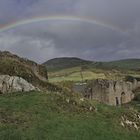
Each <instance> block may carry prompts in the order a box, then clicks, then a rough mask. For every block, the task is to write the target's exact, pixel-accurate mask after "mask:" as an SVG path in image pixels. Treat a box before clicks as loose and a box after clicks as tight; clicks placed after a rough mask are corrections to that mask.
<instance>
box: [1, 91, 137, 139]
mask: <svg viewBox="0 0 140 140" xmlns="http://www.w3.org/2000/svg"><path fill="white" fill-rule="evenodd" d="M67 99H69V101H70V102H67V101H66V100H67ZM79 99H80V96H78V95H69V94H62V95H59V94H56V93H45V94H43V93H37V92H32V93H27V94H13V95H4V96H0V140H106V139H107V140H139V136H140V132H139V131H135V130H133V129H132V130H129V129H127V128H122V127H121V125H120V122H119V119H120V116H121V115H122V114H125V113H127V112H129V110H128V108H124V107H122V108H120V107H110V106H107V105H103V104H99V103H97V102H89V101H88V100H85V101H84V102H81V101H80V100H79ZM90 106H94V107H96V108H97V111H89V110H88V108H89V107H90Z"/></svg>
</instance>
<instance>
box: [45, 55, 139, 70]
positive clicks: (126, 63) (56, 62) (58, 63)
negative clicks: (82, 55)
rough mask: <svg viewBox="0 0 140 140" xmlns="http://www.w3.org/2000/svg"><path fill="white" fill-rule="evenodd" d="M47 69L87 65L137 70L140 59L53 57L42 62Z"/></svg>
mask: <svg viewBox="0 0 140 140" xmlns="http://www.w3.org/2000/svg"><path fill="white" fill-rule="evenodd" d="M44 65H45V66H46V67H47V69H48V71H58V70H63V69H67V68H72V67H76V66H77V67H79V66H82V67H88V68H98V69H107V70H108V69H119V70H138V69H140V59H124V60H117V61H110V62H92V61H87V60H83V59H79V58H67V57H66V58H65V57H64V58H55V59H51V60H49V61H47V62H45V63H44Z"/></svg>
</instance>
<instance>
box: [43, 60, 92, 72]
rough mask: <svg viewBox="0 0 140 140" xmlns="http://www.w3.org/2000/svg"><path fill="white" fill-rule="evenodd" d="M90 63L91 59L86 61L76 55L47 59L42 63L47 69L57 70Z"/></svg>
mask: <svg viewBox="0 0 140 140" xmlns="http://www.w3.org/2000/svg"><path fill="white" fill-rule="evenodd" d="M92 63H93V62H92V61H87V60H83V59H80V58H76V57H62V58H54V59H51V60H48V61H47V62H45V63H43V65H45V66H46V67H47V69H48V71H58V70H62V69H67V68H72V67H77V66H83V65H91V64H92Z"/></svg>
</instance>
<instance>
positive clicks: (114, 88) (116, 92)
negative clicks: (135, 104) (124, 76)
mask: <svg viewBox="0 0 140 140" xmlns="http://www.w3.org/2000/svg"><path fill="white" fill-rule="evenodd" d="M138 87H140V81H137V80H134V82H133V83H132V82H128V81H112V80H103V79H97V80H95V81H92V82H91V83H90V84H89V85H88V86H87V88H86V89H85V97H87V98H89V99H94V100H98V101H100V102H102V103H106V104H109V105H121V104H125V103H128V102H130V101H131V100H132V99H133V98H134V93H133V91H134V90H135V89H137V88H138Z"/></svg>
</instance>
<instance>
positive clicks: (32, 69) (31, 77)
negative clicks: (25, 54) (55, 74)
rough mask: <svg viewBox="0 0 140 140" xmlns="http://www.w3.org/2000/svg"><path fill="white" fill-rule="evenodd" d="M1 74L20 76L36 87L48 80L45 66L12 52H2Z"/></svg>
mask: <svg viewBox="0 0 140 140" xmlns="http://www.w3.org/2000/svg"><path fill="white" fill-rule="evenodd" d="M0 74H5V75H6V74H7V75H11V76H19V77H22V78H24V79H25V80H27V81H28V82H30V83H32V84H34V85H37V84H38V83H39V81H41V82H47V80H48V75H47V70H46V68H45V67H44V66H42V65H39V64H37V63H35V62H33V61H30V60H28V59H25V58H20V57H19V56H17V55H14V54H12V53H10V52H0Z"/></svg>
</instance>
